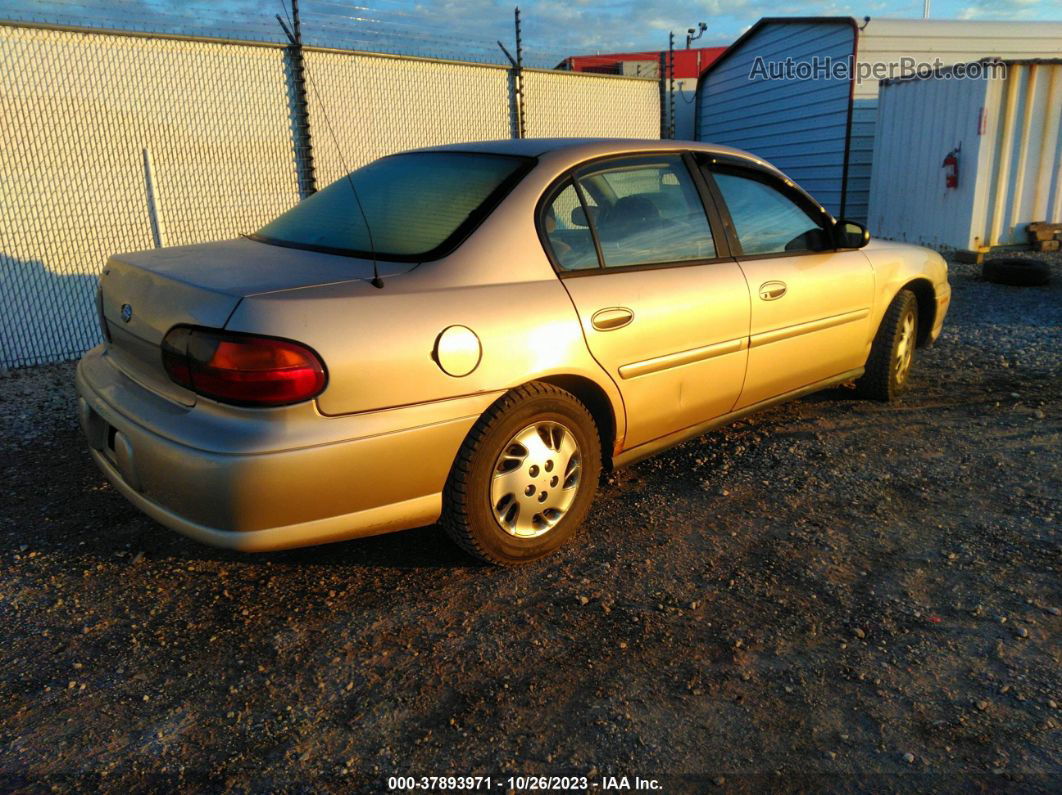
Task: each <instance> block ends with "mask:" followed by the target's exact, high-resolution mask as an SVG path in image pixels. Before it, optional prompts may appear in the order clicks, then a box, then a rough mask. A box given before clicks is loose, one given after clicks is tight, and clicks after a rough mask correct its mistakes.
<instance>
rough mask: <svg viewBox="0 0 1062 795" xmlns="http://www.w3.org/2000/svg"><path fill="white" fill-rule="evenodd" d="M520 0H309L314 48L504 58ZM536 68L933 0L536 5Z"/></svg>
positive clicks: (29, 7)
mask: <svg viewBox="0 0 1062 795" xmlns="http://www.w3.org/2000/svg"><path fill="white" fill-rule="evenodd" d="M289 2H290V0H0V18H8V19H21V20H33V21H40V22H52V23H61V24H76V25H88V26H91V27H120V28H137V29H143V30H152V31H156V32H164V33H186V34H192V35H213V36H221V37H227V38H238V39H243V38H252V39H266V40H279V39H280V37H281V36H282V34H281V33H280V30H279V26H278V25H277V23H276V20H275V19H274V15H275V14H278V13H279V14H281V15H283V14H284V6H285V5H287V4H288V3H289ZM514 5H515V3H514V2H513V0H301V2H300V6H301V9H302V17H303V30H304V38H305V41H306V42H307V43H309V44H319V45H323V46H336V47H344V48H351V49H362V50H378V51H383V52H400V53H408V54H417V55H433V56H438V57H450V58H463V59H466V60H476V61H483V60H487V61H499V60H501V59H502V58H503V57H504V56H502V55H501V51H500V49H499V48H498V46H497V44H496V40H499V39H500V40H501V41H502V42H504V43H505V44H506V46H507V47H508V48H509V49H510V50H512V49H513V46H512V39H513V30H512V18H513V17H512V15H513V7H514ZM520 7H521V13H522V16H523V21H524V26H523V30H524V50H525V58H526V63H528V64H529V65H535V66H552V65H554V64H555V63H557V62H558V61H559V60H561V59H562V58H564V57H565V56H567V55H574V54H592V53H595V52H617V51H621V52H622V51H627V50H659V49H664V48H666V47H667V36H668V31H672V30H673V31H675V34H676V40H677V46H679V47H682V46H684V45H685V32H686V30H687V28H690V27H694V26H696V25H697V23H698V22H706V23H707V24H708V30H707V32H706V33H705V34H704V36H703V37H702V38H701V39H700V40H699V41H698V42H697V45H699V46H716V45H726V44H729V43H730V42H732V41H733V40H734V39H736V38H737V37H738V36H740V35H741V34H742V33H743V32H744V31H745V30H747V29H748V28H749V26H751V25H752V24H753V23H754V22H755V21H756V20H757V19H759V18H760V17H764V16H854V17H856V18H862V17H864V16H868V15H869V16H870V17H901V18H920V17H921V16H922V12H923V2H922V0H897V1H896V2H887V1H886V0H863V1H862V2H856V3H848V2H834V1H833V0H824V1H819V0H805V1H804V2H798V1H797V0H782V2H770V0H727V2H723V1H722V0H681V1H679V0H525V2H522V3H521V4H520ZM930 16H931V18H934V19H975V20H976V19H1008V20H1037V19H1041V20H1045V19H1052V20H1062V2H1059V0H932V7H931V11H930Z"/></svg>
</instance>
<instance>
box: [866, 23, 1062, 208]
mask: <svg viewBox="0 0 1062 795" xmlns="http://www.w3.org/2000/svg"><path fill="white" fill-rule="evenodd" d="M1060 56H1062V23H1059V22H1035V23H1030V22H996V21H962V20H944V19H941V20H937V19H928V20H927V19H914V20H912V19H872V20H870V22H869V23H867V25H866V27H865V28H864V29H863V31H862V32H861V33H860V34H859V61H860V63H862V64H864V65H866V64H874V63H890V62H896V61H898V60H899V59H900V58H904V57H908V58H914V59H916V60H917V61H924V62H927V63H932V62H933V61H934V60H935V59H939V60H940V61H941V63H943V64H944V65H951V64H957V63H968V62H971V61H978V60H980V59H982V58H985V57H996V58H1057V57H1060ZM878 85H879V84H878V81H877V80H871V81H869V82H862V83H858V82H857V84H856V86H855V101H854V105H853V110H852V141H851V154H850V155H849V164H848V201H847V205H848V207H847V209H846V211H845V215H847V216H848V217H849V218H854V219H857V220H865V219H868V215H867V209H868V206H867V205H868V201H869V197H870V177H871V161H872V158H873V152H874V128H875V124H876V121H877V118H878Z"/></svg>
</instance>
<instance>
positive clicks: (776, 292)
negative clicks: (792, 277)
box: [760, 282, 789, 301]
mask: <svg viewBox="0 0 1062 795" xmlns="http://www.w3.org/2000/svg"><path fill="white" fill-rule="evenodd" d="M788 289H789V288H788V287H786V284H785V282H764V283H763V284H761V285H760V298H762V299H763V300H764V301H777V300H778V299H779V298H781V297H782V296H783V295H785V291H786V290H788Z"/></svg>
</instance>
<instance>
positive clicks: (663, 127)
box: [660, 50, 667, 138]
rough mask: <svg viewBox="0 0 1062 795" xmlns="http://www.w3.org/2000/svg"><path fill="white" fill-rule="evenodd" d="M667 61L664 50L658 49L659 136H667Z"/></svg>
mask: <svg viewBox="0 0 1062 795" xmlns="http://www.w3.org/2000/svg"><path fill="white" fill-rule="evenodd" d="M666 75H667V62H666V61H665V60H664V51H663V50H661V51H660V137H661V138H667V96H666V94H665V92H666V91H667V88H666V86H667V83H666V82H665V81H666V80H667V77H666Z"/></svg>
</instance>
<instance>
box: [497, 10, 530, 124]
mask: <svg viewBox="0 0 1062 795" xmlns="http://www.w3.org/2000/svg"><path fill="white" fill-rule="evenodd" d="M515 26H516V57H515V58H513V56H512V54H511V53H510V52H509V51H508V50H507V49H505V45H504V44H502V43H501V42H500V41H499V42H498V46H499V47H500V48H501V51H502V52H503V53H505V57H506V58H508V59H509V63H510V64H511V65H512V68H511V69H510V70H509V129H510V132H511V134H512V136H513V138H523V137H525V135H526V131H525V129H524V44H523V38H522V37H521V35H520V7H519V6H517V7H516V13H515Z"/></svg>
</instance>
